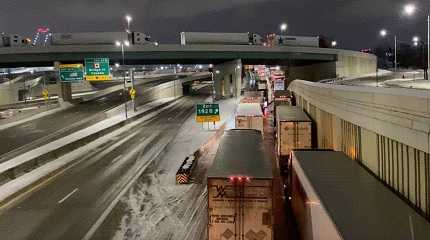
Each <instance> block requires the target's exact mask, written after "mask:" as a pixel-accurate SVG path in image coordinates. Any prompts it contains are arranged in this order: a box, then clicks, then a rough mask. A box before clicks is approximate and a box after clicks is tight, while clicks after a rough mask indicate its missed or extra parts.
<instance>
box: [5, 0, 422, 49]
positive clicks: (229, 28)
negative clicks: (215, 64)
mask: <svg viewBox="0 0 430 240" xmlns="http://www.w3.org/2000/svg"><path fill="white" fill-rule="evenodd" d="M405 3H407V2H406V1H403V0H211V1H207V0H67V1H66V0H1V5H0V32H6V33H18V34H22V35H26V36H31V35H32V34H33V33H34V32H35V29H36V28H37V27H38V26H48V27H50V28H51V30H52V31H53V32H87V31H121V30H123V29H124V25H125V23H124V20H123V19H124V14H126V13H129V14H131V15H132V16H133V18H134V19H133V23H132V30H134V31H140V32H145V33H147V34H150V35H151V36H152V37H153V39H154V40H157V41H159V42H161V43H179V32H181V31H212V32H257V33H260V34H262V35H265V34H266V33H269V32H276V31H279V30H278V29H279V23H280V22H283V21H285V22H287V23H288V25H289V31H288V32H289V34H292V35H311V36H312V35H320V34H322V35H325V36H328V37H331V38H334V39H336V40H337V41H338V42H339V44H340V47H341V48H346V49H361V48H368V47H375V46H376V45H378V43H380V42H381V41H383V40H381V39H380V38H379V37H378V32H379V29H381V28H386V29H387V30H389V31H390V32H392V33H397V34H398V35H399V38H400V39H401V40H402V41H411V39H412V36H413V35H419V36H420V37H421V38H422V39H424V38H425V37H426V35H427V33H426V17H425V14H424V13H420V12H417V15H416V16H413V17H406V16H402V14H401V9H402V6H403V5H404V4H405ZM415 3H416V4H417V5H418V8H420V9H423V10H424V9H428V10H427V11H430V1H428V0H427V1H424V0H421V1H415Z"/></svg>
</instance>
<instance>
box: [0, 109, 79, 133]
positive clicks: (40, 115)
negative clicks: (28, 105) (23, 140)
mask: <svg viewBox="0 0 430 240" xmlns="http://www.w3.org/2000/svg"><path fill="white" fill-rule="evenodd" d="M71 106H72V105H71V104H70V103H63V104H61V105H60V106H59V107H56V108H54V109H50V110H48V111H44V112H41V113H38V114H35V115H31V116H30V117H27V118H23V119H21V120H18V121H12V122H10V121H8V123H5V124H1V121H0V131H1V130H4V129H7V128H11V127H15V126H17V125H20V124H23V123H26V122H29V121H33V120H35V119H39V118H42V117H45V116H48V115H51V114H54V113H57V112H59V111H62V110H65V109H67V108H70V107H71ZM9 120H10V119H9Z"/></svg>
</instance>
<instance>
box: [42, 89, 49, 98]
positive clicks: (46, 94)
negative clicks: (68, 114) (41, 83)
mask: <svg viewBox="0 0 430 240" xmlns="http://www.w3.org/2000/svg"><path fill="white" fill-rule="evenodd" d="M42 95H43V99H45V100H49V92H48V89H43V91H42Z"/></svg>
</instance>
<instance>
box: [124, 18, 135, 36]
mask: <svg viewBox="0 0 430 240" xmlns="http://www.w3.org/2000/svg"><path fill="white" fill-rule="evenodd" d="M125 20H126V21H127V29H126V32H128V33H129V32H130V22H131V21H133V18H132V17H131V16H130V15H128V14H127V15H125Z"/></svg>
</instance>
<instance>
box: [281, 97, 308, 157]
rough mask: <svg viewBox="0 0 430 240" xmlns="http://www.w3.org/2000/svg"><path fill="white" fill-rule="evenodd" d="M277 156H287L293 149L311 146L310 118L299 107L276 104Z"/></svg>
mask: <svg viewBox="0 0 430 240" xmlns="http://www.w3.org/2000/svg"><path fill="white" fill-rule="evenodd" d="M276 127H277V140H278V156H279V157H280V158H281V159H282V158H283V157H288V156H289V155H290V153H291V151H292V150H293V149H308V148H311V147H312V120H311V119H310V118H309V116H308V115H307V114H306V113H305V112H304V111H303V110H302V109H301V108H300V107H294V106H288V105H279V106H276Z"/></svg>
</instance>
